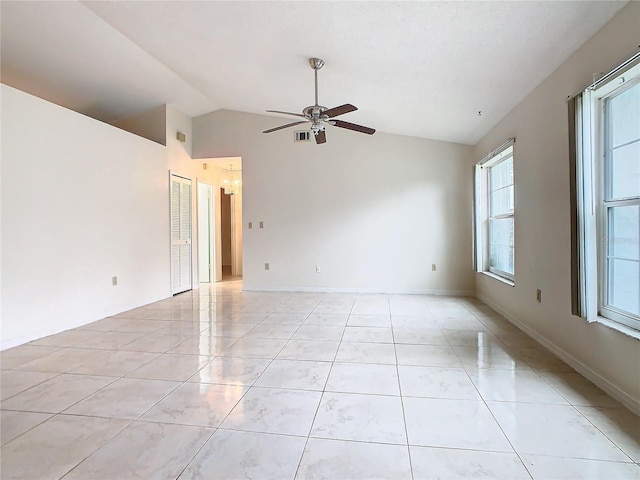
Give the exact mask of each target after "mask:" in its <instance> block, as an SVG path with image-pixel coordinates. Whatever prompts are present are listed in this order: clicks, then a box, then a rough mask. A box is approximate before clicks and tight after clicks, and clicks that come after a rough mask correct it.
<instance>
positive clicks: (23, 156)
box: [0, 85, 219, 349]
mask: <svg viewBox="0 0 640 480" xmlns="http://www.w3.org/2000/svg"><path fill="white" fill-rule="evenodd" d="M0 88H1V90H0V93H1V100H2V101H1V117H2V125H1V128H2V130H1V137H2V145H1V151H0V154H1V158H2V179H1V188H0V192H1V194H2V197H1V205H2V216H1V219H2V223H1V232H2V238H1V244H2V266H1V267H2V270H1V275H2V286H1V288H2V290H1V293H2V295H1V298H2V310H1V313H2V324H1V329H0V332H1V334H2V339H1V344H0V348H2V349H4V348H8V347H10V346H13V345H17V344H20V343H24V342H26V341H30V340H32V339H35V338H40V337H42V336H45V335H48V334H52V333H56V332H60V331H63V330H67V329H69V328H73V327H76V326H79V325H83V324H86V323H89V322H92V321H95V320H98V319H100V318H103V317H105V316H107V315H112V314H115V313H119V312H122V311H124V310H128V309H130V308H134V307H137V306H140V305H144V304H147V303H150V302H153V301H156V300H159V299H162V298H166V297H168V296H170V264H169V171H170V170H171V171H172V172H175V173H177V174H180V175H182V176H186V177H188V178H192V179H193V181H194V185H195V183H196V180H197V179H201V181H203V182H204V183H209V184H214V185H219V179H218V176H219V175H217V173H216V170H215V169H213V170H206V171H205V170H203V168H202V162H196V161H193V160H191V158H190V151H191V143H190V142H191V119H190V118H189V117H187V116H185V115H183V114H182V113H180V112H178V111H176V110H174V109H171V108H167V110H166V112H167V114H166V120H167V126H166V128H167V146H166V147H165V146H162V145H159V144H157V143H154V142H152V141H149V140H146V139H144V138H142V137H139V136H137V135H134V134H131V133H128V132H125V131H124V130H121V129H119V128H116V127H113V126H111V125H107V124H105V123H101V122H99V121H97V120H94V119H91V118H89V117H86V116H84V115H81V114H78V113H76V112H73V111H71V110H67V109H65V108H63V107H60V106H58V105H54V104H52V103H49V102H47V101H45V100H42V99H40V98H37V97H34V96H31V95H28V94H26V93H24V92H21V91H19V90H16V89H14V88H11V87H8V86H5V85H1V87H0ZM177 130H180V131H181V132H183V133H185V134H186V135H187V142H185V143H181V142H178V141H177V140H176V139H175V133H176V131H177ZM193 192H194V198H193V202H194V203H193V205H194V206H195V205H197V203H196V199H195V192H196V189H195V188H194V189H193ZM193 212H194V227H195V225H196V222H195V215H196V209H195V208H194V209H193ZM196 233H197V232H196V231H195V228H194V245H193V250H194V260H195V259H196V255H197V254H196V252H197V235H196ZM194 265H197V263H196V262H194ZM114 275H117V276H118V286H117V287H112V286H111V277H112V276H114ZM197 286H198V271H197V268H194V287H197Z"/></svg>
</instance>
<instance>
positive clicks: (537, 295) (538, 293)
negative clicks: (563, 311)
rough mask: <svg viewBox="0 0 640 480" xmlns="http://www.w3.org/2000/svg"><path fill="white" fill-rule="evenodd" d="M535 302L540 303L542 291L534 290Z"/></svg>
mask: <svg viewBox="0 0 640 480" xmlns="http://www.w3.org/2000/svg"><path fill="white" fill-rule="evenodd" d="M536 300H537V301H538V303H542V290H540V289H537V290H536Z"/></svg>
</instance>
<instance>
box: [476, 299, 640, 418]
mask: <svg viewBox="0 0 640 480" xmlns="http://www.w3.org/2000/svg"><path fill="white" fill-rule="evenodd" d="M476 298H478V300H480V301H481V302H483V303H485V304H486V305H488V306H490V307H491V308H492V309H494V310H495V311H496V312H498V313H499V314H500V315H502V316H503V317H504V318H506V319H507V320H509V321H510V322H511V323H512V324H513V325H515V326H516V327H518V328H519V329H520V330H522V331H523V332H524V333H526V334H527V335H529V336H530V337H531V338H533V339H534V340H535V341H536V342H538V343H540V344H541V345H543V346H544V347H546V348H547V349H549V350H550V351H551V352H553V353H554V354H555V355H557V356H558V357H559V358H560V359H561V360H562V361H564V362H565V363H566V364H567V365H569V366H570V367H572V368H574V369H575V370H576V371H577V372H578V373H580V374H581V375H582V376H584V377H586V378H587V379H589V380H591V381H592V382H593V383H594V384H596V385H597V386H598V387H600V388H601V389H602V390H604V391H605V392H607V393H608V394H609V395H611V396H612V397H613V398H615V399H616V400H618V401H620V402H621V403H622V404H624V405H625V406H626V407H627V408H628V409H629V410H631V411H632V412H633V413H635V414H636V415H639V416H640V401H639V400H636V399H635V398H634V397H633V396H631V395H629V394H628V393H627V392H625V391H624V390H622V389H620V388H619V387H617V386H616V385H614V384H613V383H611V382H610V381H609V380H607V379H606V378H604V377H603V376H602V375H600V374H599V373H598V372H596V371H595V370H593V369H592V368H591V367H589V366H587V365H585V364H584V363H583V362H582V361H580V360H578V359H577V358H575V357H574V356H573V355H571V354H569V353H567V352H566V351H564V350H563V349H562V348H560V347H559V346H557V345H556V344H555V343H553V342H552V341H551V340H549V339H547V338H546V337H543V336H542V335H540V334H539V333H538V332H536V331H535V330H533V329H532V328H531V327H529V326H527V325H525V324H524V323H522V322H521V321H520V320H518V319H517V317H515V316H514V315H512V314H510V313H509V312H507V311H505V310H503V309H502V308H501V307H499V306H498V305H496V304H495V303H493V302H492V301H491V300H489V299H488V298H487V297H485V296H484V295H477V296H476Z"/></svg>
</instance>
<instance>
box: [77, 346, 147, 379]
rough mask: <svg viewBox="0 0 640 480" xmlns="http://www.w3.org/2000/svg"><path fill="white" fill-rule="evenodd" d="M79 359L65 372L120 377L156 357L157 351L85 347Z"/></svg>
mask: <svg viewBox="0 0 640 480" xmlns="http://www.w3.org/2000/svg"><path fill="white" fill-rule="evenodd" d="M85 352H89V353H90V355H85V356H84V357H83V358H82V360H81V361H79V362H77V363H76V364H74V365H71V366H70V367H69V368H68V369H67V372H69V373H79V374H84V375H108V376H112V377H122V376H124V375H126V374H127V373H129V372H131V371H133V370H135V369H136V368H139V367H140V366H142V365H144V364H146V363H148V362H150V361H152V360H153V359H155V358H157V357H158V354H157V353H147V352H125V351H114V350H92V349H86V350H85Z"/></svg>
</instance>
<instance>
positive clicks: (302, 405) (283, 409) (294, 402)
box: [222, 387, 322, 436]
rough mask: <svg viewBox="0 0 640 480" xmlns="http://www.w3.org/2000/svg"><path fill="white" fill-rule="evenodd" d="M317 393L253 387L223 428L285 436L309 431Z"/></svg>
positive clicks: (316, 401) (318, 399) (304, 433)
mask: <svg viewBox="0 0 640 480" xmlns="http://www.w3.org/2000/svg"><path fill="white" fill-rule="evenodd" d="M321 395H322V394H321V393H320V392H311V391H302V390H284V389H274V388H258V387H252V388H251V390H249V392H247V394H246V395H245V396H244V397H243V398H242V400H241V401H240V402H239V403H238V405H236V407H235V408H234V409H233V411H232V412H231V413H230V414H229V416H228V417H227V419H226V420H225V421H224V422H223V423H222V428H228V429H234V430H244V431H251V432H263V433H282V434H288V435H302V436H306V435H308V434H309V430H310V429H311V423H312V422H313V416H314V415H315V413H316V410H317V408H318V403H319V402H320V397H321Z"/></svg>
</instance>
